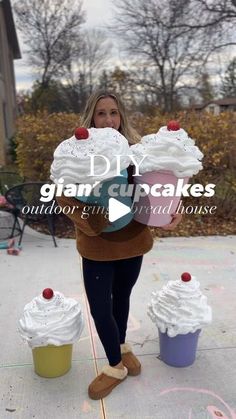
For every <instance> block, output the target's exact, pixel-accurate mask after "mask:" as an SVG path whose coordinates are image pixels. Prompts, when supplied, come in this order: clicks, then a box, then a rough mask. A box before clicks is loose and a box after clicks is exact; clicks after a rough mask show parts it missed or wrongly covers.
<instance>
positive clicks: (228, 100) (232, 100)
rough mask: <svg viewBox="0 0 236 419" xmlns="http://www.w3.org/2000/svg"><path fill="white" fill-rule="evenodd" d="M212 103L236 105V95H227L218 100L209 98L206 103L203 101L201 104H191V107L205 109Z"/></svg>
mask: <svg viewBox="0 0 236 419" xmlns="http://www.w3.org/2000/svg"><path fill="white" fill-rule="evenodd" d="M211 104H216V105H219V106H229V105H236V97H228V98H227V97H225V98H223V99H218V100H209V101H208V102H206V103H201V104H196V105H191V106H190V107H191V108H193V109H196V110H197V109H199V110H201V109H204V108H206V106H208V105H211Z"/></svg>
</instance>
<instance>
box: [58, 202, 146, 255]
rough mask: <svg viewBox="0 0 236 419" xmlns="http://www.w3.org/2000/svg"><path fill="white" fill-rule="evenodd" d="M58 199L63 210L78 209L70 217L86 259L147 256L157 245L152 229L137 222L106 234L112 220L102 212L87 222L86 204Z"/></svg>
mask: <svg viewBox="0 0 236 419" xmlns="http://www.w3.org/2000/svg"><path fill="white" fill-rule="evenodd" d="M56 199H57V202H58V204H59V205H60V206H61V207H62V208H63V207H68V206H69V207H70V208H71V209H72V208H73V206H74V207H76V209H75V210H74V212H73V213H72V211H71V212H70V213H69V214H67V216H68V217H69V218H70V219H71V220H72V221H73V222H74V225H75V230H76V243H77V250H78V251H79V253H80V255H81V256H83V257H85V258H88V259H92V260H97V261H99V260H100V261H101V260H107V261H108V260H118V259H126V258H131V257H134V256H140V255H143V254H144V253H147V252H148V251H149V250H150V249H151V248H152V246H153V238H152V235H151V232H150V230H149V228H148V227H147V226H145V225H143V224H140V223H138V222H137V221H134V220H132V221H131V222H130V223H129V224H128V225H127V226H126V227H124V228H122V229H121V230H118V231H114V232H111V233H102V230H103V229H104V228H105V227H106V225H107V224H108V222H109V221H108V220H107V219H106V218H105V217H104V215H103V214H102V213H101V212H100V213H98V214H96V213H94V214H90V215H89V218H88V219H87V220H86V219H83V218H81V215H82V211H83V208H84V206H85V205H86V204H84V203H82V202H81V201H79V200H77V199H75V198H71V197H65V196H61V197H57V198H56ZM96 208H98V207H95V209H96Z"/></svg>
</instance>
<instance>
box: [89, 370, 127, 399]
mask: <svg viewBox="0 0 236 419" xmlns="http://www.w3.org/2000/svg"><path fill="white" fill-rule="evenodd" d="M127 374H128V371H127V368H126V367H124V369H118V368H114V367H111V366H110V365H105V367H103V368H102V371H101V374H100V375H98V376H97V377H96V378H95V380H93V381H92V383H91V384H90V385H89V388H88V394H89V397H90V398H91V399H93V400H98V399H102V398H103V397H106V396H107V395H108V394H109V393H111V391H112V390H113V388H115V387H116V386H118V384H120V383H121V382H122V381H124V380H125V378H126V377H127Z"/></svg>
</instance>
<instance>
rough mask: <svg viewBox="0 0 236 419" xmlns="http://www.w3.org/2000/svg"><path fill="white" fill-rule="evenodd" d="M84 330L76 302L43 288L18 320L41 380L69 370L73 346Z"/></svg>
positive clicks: (27, 305) (57, 375)
mask: <svg viewBox="0 0 236 419" xmlns="http://www.w3.org/2000/svg"><path fill="white" fill-rule="evenodd" d="M83 328H84V318H83V313H82V311H81V307H80V304H79V302H78V301H76V300H74V299H73V298H67V297H65V296H64V295H63V294H62V293H60V292H59V291H53V290H52V289H51V288H45V289H44V290H43V292H42V294H41V295H39V296H37V297H35V298H33V300H32V301H31V302H30V303H28V304H26V306H25V307H24V313H23V316H22V318H21V319H20V320H19V327H18V330H19V333H20V335H21V337H22V338H23V340H24V341H25V342H27V343H28V344H29V346H30V348H31V349H32V355H33V361H34V370H35V372H36V373H37V374H38V375H40V376H41V377H47V378H55V377H59V376H61V375H64V374H66V373H67V372H68V371H69V370H70V368H71V360H72V350H73V343H75V342H76V341H77V340H78V339H79V338H80V335H81V333H82V330H83Z"/></svg>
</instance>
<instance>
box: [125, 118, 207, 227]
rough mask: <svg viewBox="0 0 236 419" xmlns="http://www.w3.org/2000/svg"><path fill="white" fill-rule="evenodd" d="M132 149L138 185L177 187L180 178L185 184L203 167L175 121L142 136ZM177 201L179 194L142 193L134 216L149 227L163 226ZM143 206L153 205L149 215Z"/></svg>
mask: <svg viewBox="0 0 236 419" xmlns="http://www.w3.org/2000/svg"><path fill="white" fill-rule="evenodd" d="M131 152H132V154H133V155H134V156H135V158H136V160H137V162H140V166H139V172H140V173H141V176H136V177H135V178H134V181H135V184H136V186H137V187H140V185H142V184H147V185H149V186H150V187H151V186H153V185H155V184H160V185H165V184H171V185H174V187H176V185H177V183H178V180H179V179H181V180H182V185H185V184H186V183H188V180H189V178H190V177H191V176H193V175H196V174H197V173H198V172H199V171H200V170H202V163H201V160H202V158H203V154H202V152H201V151H200V150H199V148H198V147H197V146H196V145H195V141H194V140H193V139H192V138H190V137H189V135H188V134H187V132H186V131H185V130H184V129H183V128H180V125H179V123H178V122H177V121H170V122H169V123H168V124H167V126H163V127H161V128H160V129H159V131H158V132H157V133H155V134H150V135H145V136H144V137H142V139H141V141H140V143H138V144H134V145H132V146H131ZM144 156H145V158H143V157H144ZM179 200H180V196H173V197H172V196H163V195H162V194H161V196H153V195H151V194H150V195H144V196H141V197H140V199H139V201H138V203H137V204H136V213H135V219H136V220H137V221H139V222H141V223H143V224H148V225H151V226H163V225H166V224H168V223H169V222H170V221H171V214H173V213H174V212H175V210H176V208H177V206H178V203H179ZM146 207H151V208H153V210H149V212H148V214H149V215H148V217H147V215H146V214H147V212H146V211H145V208H146ZM157 208H159V209H160V211H158V210H157ZM154 209H156V210H154Z"/></svg>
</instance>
